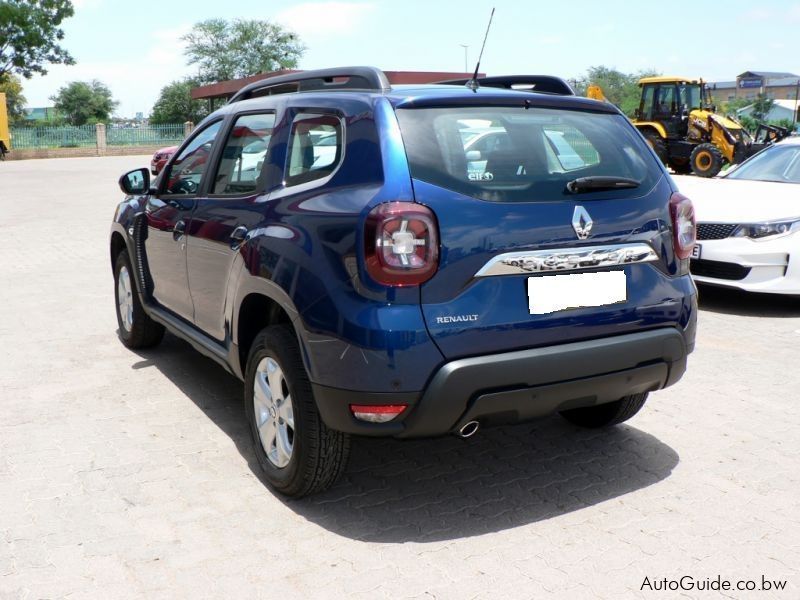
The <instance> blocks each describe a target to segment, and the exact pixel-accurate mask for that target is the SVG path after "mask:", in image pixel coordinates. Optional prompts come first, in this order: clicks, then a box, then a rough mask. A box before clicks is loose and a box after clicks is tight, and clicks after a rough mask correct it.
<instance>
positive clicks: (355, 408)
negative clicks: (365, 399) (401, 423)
mask: <svg viewBox="0 0 800 600" xmlns="http://www.w3.org/2000/svg"><path fill="white" fill-rule="evenodd" d="M407 407H408V405H407V404H377V405H373V406H368V405H363V404H351V405H350V412H352V413H353V416H354V417H355V418H356V419H358V420H360V421H368V422H369V423H388V422H389V421H391V420H392V419H394V418H395V417H396V416H397V415H399V414H400V413H401V412H403V411H404V410H405V409H406V408H407Z"/></svg>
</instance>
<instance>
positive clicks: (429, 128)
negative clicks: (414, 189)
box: [397, 106, 661, 202]
mask: <svg viewBox="0 0 800 600" xmlns="http://www.w3.org/2000/svg"><path fill="white" fill-rule="evenodd" d="M397 117H398V120H399V122H400V127H401V130H402V132H403V141H404V143H405V146H406V153H407V156H408V160H409V165H410V168H411V175H412V177H414V178H416V179H421V180H423V181H427V182H428V183H432V184H434V185H438V186H440V187H444V188H447V189H450V190H453V191H457V192H459V193H462V194H466V195H469V196H472V197H475V198H479V199H482V200H489V201H495V202H529V201H539V200H555V199H560V198H563V197H564V196H565V195H567V194H568V192H566V185H567V183H568V182H569V181H571V180H573V179H575V178H577V177H588V176H594V175H610V176H618V177H626V178H630V179H635V180H637V181H639V182H640V183H639V187H638V188H631V189H624V190H615V191H613V192H608V191H597V192H587V193H585V194H581V197H584V196H598V197H612V196H614V197H629V198H630V197H636V196H638V195H641V194H643V193H645V192H647V191H648V190H649V189H650V188H651V187H652V186H653V185H654V184H655V182H656V181H657V179H658V177H660V175H661V170H660V168H659V166H658V163H657V162H656V160H655V158H653V156H652V154H651V152H650V151H649V149H648V148H647V145H646V144H645V143H644V142H643V141H642V139H641V136H640V135H639V134H638V133H637V132H636V130H635V129H633V127H631V126H630V124H629V123H628V122H627V120H626V119H625V117H623V116H621V115H614V114H607V113H592V112H583V111H576V110H563V109H551V108H529V109H525V108H523V107H502V106H501V107H451V108H421V109H415V108H407V109H406V108H403V109H398V111H397Z"/></svg>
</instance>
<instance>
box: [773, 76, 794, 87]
mask: <svg viewBox="0 0 800 600" xmlns="http://www.w3.org/2000/svg"><path fill="white" fill-rule="evenodd" d="M798 81H800V76H798V75H795V76H794V77H783V78H781V79H770V81H769V83H767V85H766V87H787V86H791V85H797V82H798Z"/></svg>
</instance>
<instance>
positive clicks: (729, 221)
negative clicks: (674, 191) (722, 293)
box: [675, 137, 800, 295]
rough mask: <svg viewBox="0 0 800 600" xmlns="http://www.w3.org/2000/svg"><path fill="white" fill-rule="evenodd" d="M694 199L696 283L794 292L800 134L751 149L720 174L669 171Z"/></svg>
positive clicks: (799, 284)
mask: <svg viewBox="0 0 800 600" xmlns="http://www.w3.org/2000/svg"><path fill="white" fill-rule="evenodd" d="M675 182H676V183H677V184H678V188H679V189H680V191H681V192H682V193H684V194H686V195H687V196H689V198H691V199H692V202H693V203H694V209H695V216H696V219H697V245H696V246H695V249H694V253H693V258H692V260H691V271H692V275H693V276H694V279H695V281H697V282H698V283H708V284H713V285H720V286H727V287H734V288H739V289H741V290H745V291H748V292H767V293H772V294H798V295H800V233H798V232H800V185H798V184H800V138H798V137H792V138H788V139H786V140H784V141H782V142H780V143H778V144H775V145H774V146H770V147H768V148H766V149H765V150H763V151H762V152H760V153H758V154H756V155H755V156H753V157H752V158H750V159H749V160H747V161H745V162H743V163H742V164H741V165H739V166H738V167H736V168H734V169H731V170H730V171H729V172H728V173H726V174H725V175H724V176H722V177H718V178H715V179H704V178H702V177H675Z"/></svg>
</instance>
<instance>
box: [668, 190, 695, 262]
mask: <svg viewBox="0 0 800 600" xmlns="http://www.w3.org/2000/svg"><path fill="white" fill-rule="evenodd" d="M669 214H670V216H671V217H672V239H673V245H674V247H675V254H676V255H677V257H678V258H679V259H681V260H685V259H687V258H689V257H690V256H691V255H692V248H694V244H695V240H696V235H697V224H696V223H695V220H694V206H692V201H691V200H689V199H688V198H687V197H686V196H684V195H683V194H679V193H678V192H675V193H674V194H672V196H671V197H670V199H669Z"/></svg>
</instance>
